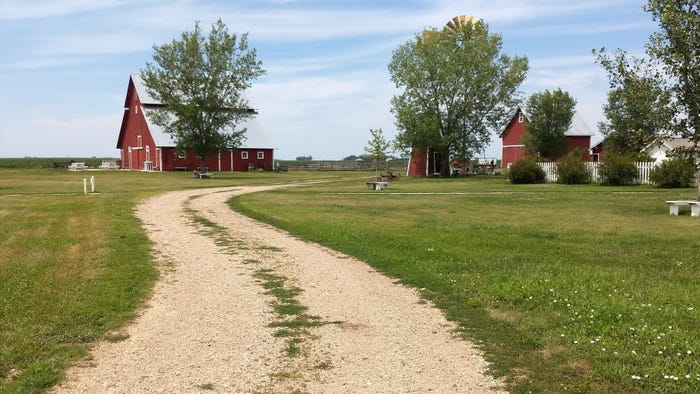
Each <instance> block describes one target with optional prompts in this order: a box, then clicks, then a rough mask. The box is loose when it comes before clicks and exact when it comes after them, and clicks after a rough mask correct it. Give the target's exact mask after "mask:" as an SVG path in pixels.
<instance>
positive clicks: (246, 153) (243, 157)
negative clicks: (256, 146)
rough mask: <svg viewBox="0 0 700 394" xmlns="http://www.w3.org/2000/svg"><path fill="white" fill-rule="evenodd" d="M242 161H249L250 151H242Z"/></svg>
mask: <svg viewBox="0 0 700 394" xmlns="http://www.w3.org/2000/svg"><path fill="white" fill-rule="evenodd" d="M241 159H243V160H248V151H247V150H243V151H241Z"/></svg>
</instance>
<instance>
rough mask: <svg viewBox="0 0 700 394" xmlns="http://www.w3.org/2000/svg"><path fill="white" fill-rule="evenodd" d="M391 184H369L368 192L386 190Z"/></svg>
mask: <svg viewBox="0 0 700 394" xmlns="http://www.w3.org/2000/svg"><path fill="white" fill-rule="evenodd" d="M388 188H389V182H367V190H386V189H388Z"/></svg>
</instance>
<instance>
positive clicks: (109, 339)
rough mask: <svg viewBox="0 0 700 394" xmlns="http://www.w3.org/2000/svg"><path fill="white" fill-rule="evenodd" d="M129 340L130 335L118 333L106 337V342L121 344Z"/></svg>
mask: <svg viewBox="0 0 700 394" xmlns="http://www.w3.org/2000/svg"><path fill="white" fill-rule="evenodd" d="M127 339H129V335H128V334H122V333H116V334H107V335H105V341H107V342H121V341H125V340H127Z"/></svg>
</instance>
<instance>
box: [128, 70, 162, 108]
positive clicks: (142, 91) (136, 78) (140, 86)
mask: <svg viewBox="0 0 700 394" xmlns="http://www.w3.org/2000/svg"><path fill="white" fill-rule="evenodd" d="M131 80H132V81H133V82H134V88H136V94H137V95H138V96H139V100H140V101H141V104H143V105H149V104H150V105H163V103H161V102H159V101H157V100H156V99H154V98H153V97H151V95H150V94H148V89H146V84H145V83H143V79H142V78H141V74H131Z"/></svg>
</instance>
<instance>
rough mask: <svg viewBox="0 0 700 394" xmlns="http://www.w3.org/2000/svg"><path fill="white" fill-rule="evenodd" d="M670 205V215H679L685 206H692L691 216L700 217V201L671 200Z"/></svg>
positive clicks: (667, 202)
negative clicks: (680, 209)
mask: <svg viewBox="0 0 700 394" xmlns="http://www.w3.org/2000/svg"><path fill="white" fill-rule="evenodd" d="M666 204H668V213H669V214H671V215H678V209H679V208H680V207H682V206H684V205H690V216H694V217H700V201H693V200H671V201H666Z"/></svg>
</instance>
